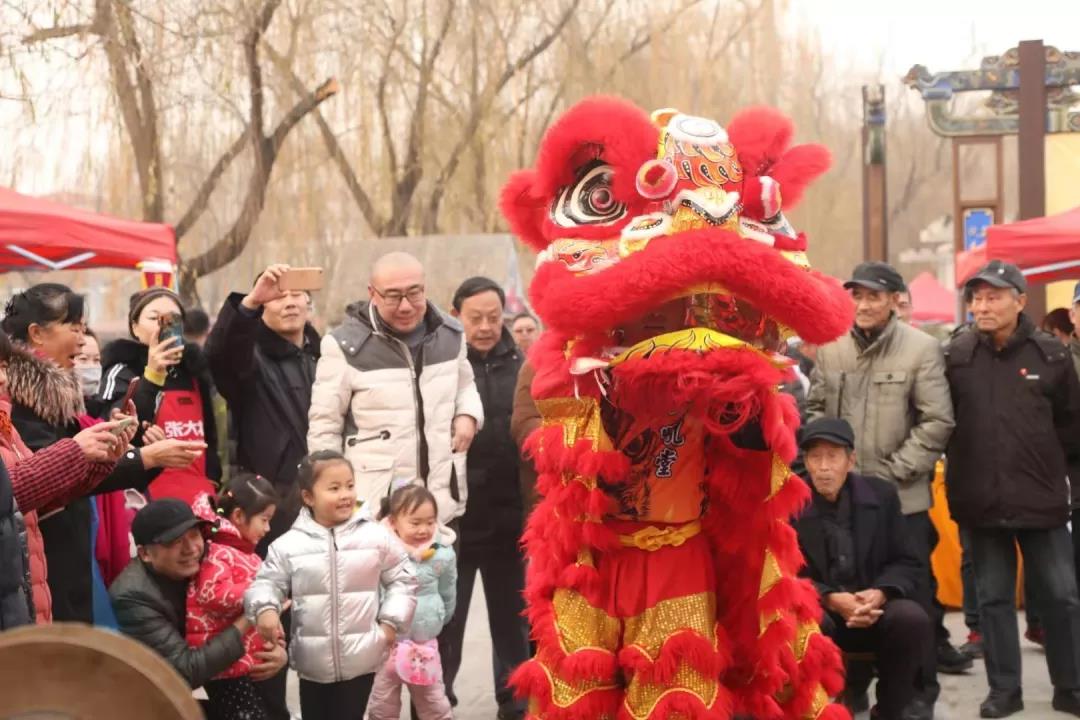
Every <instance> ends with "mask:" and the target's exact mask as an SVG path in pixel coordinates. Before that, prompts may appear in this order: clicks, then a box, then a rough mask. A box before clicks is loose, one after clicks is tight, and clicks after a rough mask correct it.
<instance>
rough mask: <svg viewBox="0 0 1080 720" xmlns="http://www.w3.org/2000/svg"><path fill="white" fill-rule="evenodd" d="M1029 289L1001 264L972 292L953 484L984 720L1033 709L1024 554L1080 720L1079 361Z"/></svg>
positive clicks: (954, 343)
mask: <svg viewBox="0 0 1080 720" xmlns="http://www.w3.org/2000/svg"><path fill="white" fill-rule="evenodd" d="M1026 291H1027V283H1026V281H1025V280H1024V276H1023V274H1021V272H1020V270H1019V269H1017V268H1016V266H1014V265H1009V264H1007V263H1004V262H1001V261H1000V260H992V261H991V262H990V263H989V264H987V265H986V266H985V267H984V268H983V269H982V270H980V271H979V272H978V273H977V274H976V275H975V276H973V277H972V278H971V279H970V280H968V281H967V283H966V284H965V285H964V297H965V300H966V301H967V303H968V309H969V310H970V311H971V313H972V314H973V316H974V323H973V326H972V327H969V328H965V329H964V330H961V331H959V332H957V333H956V334H955V335H954V336H953V338H952V340H951V341H950V342H949V345H948V347H947V349H946V352H945V363H946V372H947V377H948V380H949V388H950V391H951V394H952V402H953V407H954V409H955V415H956V430H955V432H954V433H953V435H952V438H951V439H950V440H949V447H948V465H947V474H946V477H945V481H946V490H947V492H948V498H949V509H950V512H951V513H952V516H953V519H954V520H956V522H957V523H958V524H959V525H960V526H961V527H962V528H963V529H964V530H965V531H966V533H967V537H968V538H969V539H970V546H969V548H968V549H969V550H970V552H971V557H972V563H973V565H974V571H975V584H976V587H977V590H978V597H979V616H980V629H981V631H982V635H983V641H984V646H985V657H986V674H987V677H988V680H989V684H990V694H989V696H988V697H987V699H986V701H985V702H983V704H982V706H981V708H980V713H981V715H982V717H986V718H998V717H1006V716H1008V715H1011V714H1013V713H1015V712H1019V711H1020V710H1022V709H1023V707H1024V704H1023V699H1022V695H1021V688H1020V641H1019V637H1018V634H1017V632H1018V631H1017V624H1016V608H1015V605H1014V599H1015V587H1016V550H1015V546H1016V544H1017V543H1019V545H1020V550H1021V552H1022V553H1023V555H1024V572H1025V574H1026V576H1027V579H1028V581H1029V583H1030V584H1029V587H1030V588H1031V590H1032V592H1031V595H1030V596H1029V597H1031V598H1032V599H1034V600H1035V601H1036V602H1038V603H1039V604H1040V605H1041V607H1038V608H1036V609H1037V610H1038V612H1039V617H1040V618H1042V620H1043V624H1044V626H1045V628H1046V662H1047V665H1048V666H1049V669H1050V680H1051V682H1052V683H1053V685H1054V698H1053V707H1054V709H1055V710H1058V711H1059V712H1066V713H1070V714H1073V715H1076V716H1078V717H1080V598H1078V596H1077V584H1076V573H1075V572H1074V571H1073V551H1072V541H1071V539H1070V537H1069V530H1068V528H1067V527H1066V523H1067V522H1068V521H1069V484H1068V480H1067V479H1066V474H1067V469H1066V468H1067V464H1068V462H1069V458H1070V457H1076V455H1077V453H1078V451H1080V447H1078V444H1080V381H1078V380H1077V375H1076V371H1075V370H1074V369H1073V367H1072V362H1071V361H1070V359H1069V351H1068V348H1066V347H1065V346H1064V345H1062V344H1061V343H1060V342H1059V341H1058V340H1057V339H1056V338H1054V337H1053V336H1052V335H1048V334H1046V333H1043V332H1041V331H1039V330H1037V329H1036V328H1035V326H1034V324H1033V323H1032V322H1031V320H1030V319H1029V318H1028V317H1027V316H1026V315H1025V314H1024V312H1023V310H1024V306H1025V304H1026V302H1027V296H1026V294H1025V293H1026Z"/></svg>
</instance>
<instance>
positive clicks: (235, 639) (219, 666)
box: [109, 558, 245, 689]
mask: <svg viewBox="0 0 1080 720" xmlns="http://www.w3.org/2000/svg"><path fill="white" fill-rule="evenodd" d="M174 584H175V586H174V587H170V585H174ZM186 588H187V584H186V583H174V581H170V580H167V579H165V578H162V577H160V576H157V575H155V574H154V573H153V571H152V570H150V569H149V568H148V567H147V566H146V564H145V563H143V562H142V561H141V560H139V559H137V558H136V559H135V560H132V561H131V562H130V563H129V564H128V566H127V567H126V568H124V571H123V572H122V573H120V575H119V576H118V577H117V578H116V580H114V581H113V584H112V586H111V587H109V597H110V598H111V600H112V606H113V612H114V613H116V621H117V623H118V624H119V626H120V631H121V632H122V633H124V634H125V635H127V636H128V637H130V638H132V639H134V640H138V641H139V642H141V643H142V644H143V645H146V646H147V647H149V648H150V649H151V650H153V651H154V652H156V653H157V654H158V655H161V656H162V657H163V658H165V659H166V660H167V661H168V662H169V664H170V665H172V666H173V669H174V670H176V672H178V673H180V675H181V677H183V678H184V680H186V681H187V683H188V685H190V686H191V687H192V689H195V688H198V687H201V686H202V685H203V684H204V683H206V681H207V680H210V679H212V678H213V677H214V676H215V675H218V674H220V673H222V672H224V671H225V670H227V669H228V668H229V666H230V665H232V664H233V663H234V662H236V661H237V660H239V659H240V658H241V657H243V656H244V652H245V649H244V643H243V640H242V639H241V637H240V632H239V631H238V630H237V629H236V628H235V627H232V626H230V627H229V628H228V629H226V630H225V632H223V633H221V634H219V635H216V636H215V637H213V638H211V639H210V641H209V642H208V643H206V645H203V646H202V647H199V648H192V647H188V644H187V640H186V639H185V637H184V629H185V628H184V626H185V623H186V619H187V616H186V610H185V605H184V598H185V595H186V592H185V591H186Z"/></svg>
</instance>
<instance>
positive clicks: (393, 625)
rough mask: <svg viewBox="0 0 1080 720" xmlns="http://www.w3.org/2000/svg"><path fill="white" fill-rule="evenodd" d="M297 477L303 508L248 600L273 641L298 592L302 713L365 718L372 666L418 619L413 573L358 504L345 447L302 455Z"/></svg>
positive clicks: (307, 717)
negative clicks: (284, 611)
mask: <svg viewBox="0 0 1080 720" xmlns="http://www.w3.org/2000/svg"><path fill="white" fill-rule="evenodd" d="M297 482H298V484H299V486H300V490H301V497H302V499H303V501H304V505H305V509H304V510H302V511H301V512H300V516H299V517H298V518H297V519H296V522H295V523H294V524H293V526H292V529H291V530H289V532H287V533H285V534H284V535H282V536H281V537H280V538H278V539H277V540H276V541H274V543H273V544H271V545H270V551H269V553H268V554H267V556H266V560H265V561H264V562H263V564H262V567H261V568H260V569H259V573H258V575H257V576H256V578H255V582H254V583H253V584H252V585H251V587H250V588H249V589H248V591H247V592H246V593H245V595H244V606H245V609H246V611H247V614H248V617H249V618H250V619H251V620H252V621H253V622H254V623H255V624H256V626H257V628H258V630H259V633H260V634H262V636H263V637H264V638H267V639H268V640H272V639H273V638H274V637H275V636H276V634H277V632H278V631H279V628H280V624H281V623H280V613H281V612H282V609H283V606H284V604H285V601H286V598H291V599H292V628H291V630H292V633H291V642H290V644H289V656H290V658H289V661H290V664H291V666H292V668H293V669H294V670H296V672H297V674H298V675H299V676H300V707H301V712H302V715H303V717H304V720H362V718H363V716H364V711H365V710H366V708H367V701H368V696H369V695H370V694H371V686H372V683H373V681H374V677H375V675H374V673H375V671H376V670H377V669H378V668H379V667H380V666H381V665H382V664H383V663H384V662H385V661H386V658H387V657H388V655H389V651H390V648H391V647H393V645H394V642H395V641H396V639H397V636H398V635H405V634H406V633H408V632H409V629H410V626H411V624H412V618H413V613H414V611H415V609H416V588H417V580H416V574H415V572H414V570H413V568H412V564H411V563H410V561H409V557H408V555H407V554H406V552H405V549H404V548H403V547H402V545H401V543H400V541H399V540H398V539H397V538H396V537H394V536H393V534H392V533H391V532H390V531H389V530H387V529H386V527H384V526H383V525H382V524H380V523H379V522H377V521H376V520H375V518H374V517H373V516H372V514H371V513H369V512H368V511H367V508H361V509H360V510H357V507H356V484H355V480H354V478H353V470H352V465H350V464H349V462H348V461H347V460H346V459H345V458H344V457H343V456H342V455H341V454H340V453H336V452H332V451H323V452H317V453H314V454H312V455H310V456H308V457H307V458H305V459H304V461H303V462H302V463H301V464H300V472H299V475H298V478H297Z"/></svg>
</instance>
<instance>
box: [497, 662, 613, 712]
mask: <svg viewBox="0 0 1080 720" xmlns="http://www.w3.org/2000/svg"><path fill="white" fill-rule="evenodd" d="M510 684H511V685H512V686H513V687H514V688H515V689H516V691H517V696H518V697H528V698H530V699H533V700H535V701H536V702H537V704H538V705H539V713H537V714H534V715H533V717H534V718H537V719H539V718H543V720H593V719H594V718H600V717H612V716H614V715H615V713H616V712H617V711H618V708H619V704H620V702H621V700H622V691H621V690H619V689H610V690H596V691H594V692H591V693H589V694H587V695H586V696H585V697H583V698H581V699H580V700H578V701H577V702H575V703H573V704H571V705H570V706H568V707H565V708H563V707H559V706H558V705H556V704H555V703H554V702H552V698H551V681H550V680H549V679H548V676H547V673H545V672H544V669H543V668H542V667H541V666H540V664H539V663H538V662H537V661H536V660H530V661H529V662H527V663H525V664H524V665H521V666H519V667H518V669H517V670H515V671H514V673H513V675H511V676H510Z"/></svg>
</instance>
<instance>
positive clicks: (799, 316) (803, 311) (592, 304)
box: [529, 229, 854, 387]
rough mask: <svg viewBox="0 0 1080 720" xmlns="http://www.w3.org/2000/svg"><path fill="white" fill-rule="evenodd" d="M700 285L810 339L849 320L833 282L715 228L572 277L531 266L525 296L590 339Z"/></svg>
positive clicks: (830, 334)
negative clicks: (724, 292) (721, 290)
mask: <svg viewBox="0 0 1080 720" xmlns="http://www.w3.org/2000/svg"><path fill="white" fill-rule="evenodd" d="M705 282H715V283H719V284H721V285H723V286H724V287H726V288H727V289H728V290H729V291H730V292H731V293H732V294H734V295H736V296H737V297H740V298H744V299H745V300H747V301H749V302H751V303H752V304H753V305H754V306H755V307H757V308H758V309H759V310H761V311H762V312H764V313H765V314H767V315H769V316H770V317H772V318H775V319H776V320H777V321H779V322H781V323H783V324H784V325H787V326H788V327H790V328H793V329H794V330H795V331H796V332H797V333H799V335H800V336H802V337H803V339H805V340H806V341H808V342H812V343H826V342H829V341H831V340H833V339H834V338H836V337H838V336H839V335H841V334H843V333H844V332H845V331H846V330H847V329H848V328H849V327H851V323H852V320H853V318H854V307H853V305H852V302H851V298H850V297H849V296H848V294H847V292H846V291H845V290H844V289H843V288H842V287H841V286H840V283H839V282H838V281H837V280H835V279H833V278H829V277H827V276H825V275H822V274H821V273H818V272H816V271H813V270H810V271H807V270H804V269H802V268H800V267H797V266H796V265H795V264H794V263H792V262H790V261H788V260H787V259H786V258H784V257H783V256H782V255H780V253H778V252H776V251H775V250H774V249H772V248H770V247H768V246H766V245H764V244H762V243H756V242H753V241H749V240H747V239H745V238H743V237H741V236H739V235H738V234H736V233H733V232H730V231H726V230H718V229H708V230H692V231H688V232H683V233H679V234H677V235H671V236H668V237H662V238H656V239H654V240H653V241H651V242H650V243H649V244H648V246H646V247H645V249H644V250H641V251H640V252H637V253H634V254H633V255H630V256H629V257H627V258H625V259H623V260H622V261H620V262H619V263H618V264H617V265H615V266H613V267H611V268H608V269H607V270H604V271H603V272H599V273H595V274H593V275H584V276H579V275H574V274H573V273H572V272H570V271H569V270H568V269H567V268H566V267H565V266H562V265H560V264H558V263H545V264H543V265H541V266H540V267H539V268H537V271H536V275H535V277H534V278H533V282H532V285H531V286H530V288H529V296H530V298H531V300H532V303H533V306H534V307H535V308H536V310H537V311H538V312H539V313H540V314H541V316H542V317H543V318H544V319H545V322H549V323H554V325H553V327H555V328H557V329H558V331H559V332H560V333H564V334H567V335H569V336H584V337H589V336H590V335H592V334H594V333H604V332H607V331H608V330H610V329H611V328H615V327H618V326H619V325H622V324H623V323H625V322H628V321H632V320H636V319H637V318H640V317H641V316H643V315H644V314H645V313H646V312H648V311H649V310H650V309H652V308H655V307H657V306H658V305H660V304H661V303H663V302H664V301H666V300H668V299H669V298H671V297H672V296H674V295H676V294H678V293H679V292H681V291H683V290H685V289H686V288H688V287H691V286H693V285H697V284H701V283H705ZM567 308H574V311H573V312H567V311H566V309H567ZM564 347H565V346H564ZM537 368H538V369H539V368H540V366H539V365H537ZM564 377H565V376H564ZM534 387H535V385H534Z"/></svg>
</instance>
